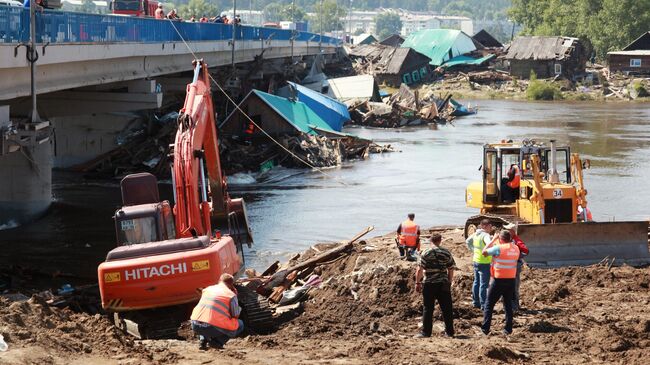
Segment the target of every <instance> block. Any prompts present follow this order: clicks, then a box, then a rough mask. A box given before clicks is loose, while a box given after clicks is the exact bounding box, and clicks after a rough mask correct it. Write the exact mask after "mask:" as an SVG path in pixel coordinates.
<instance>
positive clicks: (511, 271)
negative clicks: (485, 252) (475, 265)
mask: <svg viewBox="0 0 650 365" xmlns="http://www.w3.org/2000/svg"><path fill="white" fill-rule="evenodd" d="M498 247H499V251H500V253H499V256H495V257H493V258H492V275H493V276H494V278H495V279H514V278H515V277H516V276H517V260H519V247H517V245H515V244H514V243H513V242H510V243H505V244H504V243H502V244H499V245H498Z"/></svg>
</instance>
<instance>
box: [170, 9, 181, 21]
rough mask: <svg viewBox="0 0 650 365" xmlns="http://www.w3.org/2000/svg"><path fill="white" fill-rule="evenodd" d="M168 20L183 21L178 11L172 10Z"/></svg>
mask: <svg viewBox="0 0 650 365" xmlns="http://www.w3.org/2000/svg"><path fill="white" fill-rule="evenodd" d="M167 19H170V20H181V17H179V16H178V13H176V9H172V10H171V11H170V12H169V13H167Z"/></svg>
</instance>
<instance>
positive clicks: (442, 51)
mask: <svg viewBox="0 0 650 365" xmlns="http://www.w3.org/2000/svg"><path fill="white" fill-rule="evenodd" d="M402 47H408V48H413V49H414V50H416V51H418V52H419V53H421V54H423V55H425V56H427V57H429V58H430V59H431V61H430V64H431V66H433V67H439V66H441V65H443V64H445V63H447V62H449V61H454V60H456V61H458V59H456V58H457V57H459V56H463V55H465V56H468V55H470V54H472V53H474V52H475V51H477V50H478V49H479V48H483V46H482V45H481V44H480V43H478V42H476V41H475V40H474V39H473V38H472V37H470V36H468V35H467V34H465V33H464V32H462V31H460V30H456V29H424V30H420V31H417V32H415V33H411V34H410V35H409V36H408V37H407V38H406V40H404V43H402ZM486 60H487V59H486ZM486 60H482V62H484V61H486ZM463 61H464V62H473V61H475V58H472V57H467V58H464V59H463Z"/></svg>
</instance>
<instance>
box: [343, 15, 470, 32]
mask: <svg viewBox="0 0 650 365" xmlns="http://www.w3.org/2000/svg"><path fill="white" fill-rule="evenodd" d="M385 12H394V13H397V14H398V15H399V16H400V19H402V31H401V34H402V35H404V36H408V35H409V34H410V33H412V32H416V31H418V30H422V29H438V28H448V29H459V30H462V31H463V32H465V33H467V34H469V35H472V34H474V23H473V22H472V19H470V18H467V17H464V16H451V15H440V14H435V13H433V12H423V11H407V10H403V9H379V10H375V11H352V14H351V16H350V17H349V18H348V17H346V18H345V19H341V20H342V21H343V24H344V25H345V29H346V31H348V30H349V31H350V32H352V33H359V32H362V33H370V34H376V33H377V32H376V28H375V17H376V16H377V15H379V14H381V13H385Z"/></svg>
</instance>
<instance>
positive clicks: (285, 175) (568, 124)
mask: <svg viewBox="0 0 650 365" xmlns="http://www.w3.org/2000/svg"><path fill="white" fill-rule="evenodd" d="M471 103H472V105H474V104H476V102H471ZM477 103H478V105H479V107H480V109H479V113H478V114H477V115H475V116H470V117H464V118H460V119H458V120H456V121H455V123H454V124H453V125H446V126H439V127H438V128H437V129H432V128H429V127H417V128H409V129H400V130H380V129H365V128H349V129H348V130H347V132H350V133H353V134H357V135H359V136H361V137H364V138H370V139H373V140H375V141H376V142H377V143H380V144H392V145H393V146H394V147H396V148H397V149H399V150H401V152H399V153H390V154H384V155H373V156H372V157H371V158H370V159H369V160H366V161H356V162H350V163H347V164H346V165H344V166H342V167H340V168H335V169H328V170H325V173H326V174H327V175H328V176H324V175H323V174H321V173H318V172H314V171H307V170H289V169H284V168H278V169H274V170H271V171H270V172H268V173H266V174H263V175H257V174H249V175H242V174H239V175H237V176H234V177H231V178H230V180H229V181H230V186H231V195H233V196H235V197H237V196H243V197H244V198H245V200H246V202H247V208H248V213H249V220H250V222H251V225H252V229H253V233H254V237H255V244H254V246H253V248H252V249H250V250H247V264H248V265H249V266H253V267H255V268H258V269H260V268H262V269H263V268H265V267H266V265H268V264H269V263H271V262H272V261H274V260H276V259H280V260H283V259H284V258H285V257H286V256H287V255H288V254H289V253H291V252H296V251H300V250H303V249H305V248H306V247H308V246H310V245H311V244H313V243H315V242H322V241H331V240H344V239H346V238H349V237H352V236H354V234H355V233H356V232H358V231H360V230H361V229H363V228H364V227H366V226H368V225H374V226H375V227H376V231H375V233H376V234H384V233H387V232H389V231H391V230H394V229H395V228H396V227H397V225H398V224H399V223H400V222H401V221H402V220H403V218H404V217H405V215H406V214H407V213H408V212H414V213H415V214H416V221H417V222H418V223H419V224H420V225H422V226H433V225H441V224H457V225H462V224H463V223H464V221H465V218H466V217H468V216H469V215H472V214H474V213H476V211H475V210H473V209H468V208H466V207H465V201H464V189H465V187H466V185H467V184H468V183H469V182H470V181H474V180H479V179H480V177H481V175H480V172H479V171H478V167H479V166H480V165H481V163H482V156H481V154H482V145H483V144H484V143H486V142H495V141H499V140H501V139H514V140H521V139H523V138H533V139H536V140H537V141H548V140H550V139H557V140H558V142H559V143H560V144H568V145H569V146H570V147H571V148H572V152H579V153H580V154H581V157H583V158H589V159H590V160H591V169H590V170H587V171H586V172H585V180H586V187H587V189H588V191H589V195H588V201H589V204H590V208H591V210H592V212H593V214H594V218H595V219H596V220H599V221H610V220H646V219H648V218H650V211H649V210H648V204H649V203H650V189H649V188H650V184H649V183H648V181H650V168H649V167H650V105H648V104H643V103H585V102H581V103H528V102H513V101H489V100H483V101H479V102H477ZM54 175H55V176H54V179H55V181H54V189H53V190H54V198H55V203H54V205H53V207H52V209H51V211H50V213H49V214H48V215H47V216H46V217H44V218H43V219H41V220H39V221H37V222H34V223H32V224H29V225H26V226H23V227H19V228H14V229H7V230H3V231H0V265H7V264H18V265H23V266H27V267H36V268H39V269H42V270H44V271H48V272H52V271H55V270H59V271H62V272H66V273H71V274H74V275H77V276H81V277H83V278H89V279H91V278H93V277H94V275H95V272H96V267H97V264H98V263H99V262H101V261H102V260H103V258H104V257H105V254H106V252H107V251H109V250H110V249H111V248H113V247H114V229H113V222H112V218H111V217H112V214H113V212H114V211H115V209H116V208H117V207H118V206H119V205H120V193H119V188H118V185H117V183H116V182H113V181H105V182H96V181H93V182H88V181H83V179H82V178H81V177H80V176H77V175H71V174H67V173H55V174H54ZM162 190H163V193H164V194H168V195H169V194H170V193H171V189H170V188H169V185H167V186H166V187H163V189H162Z"/></svg>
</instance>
